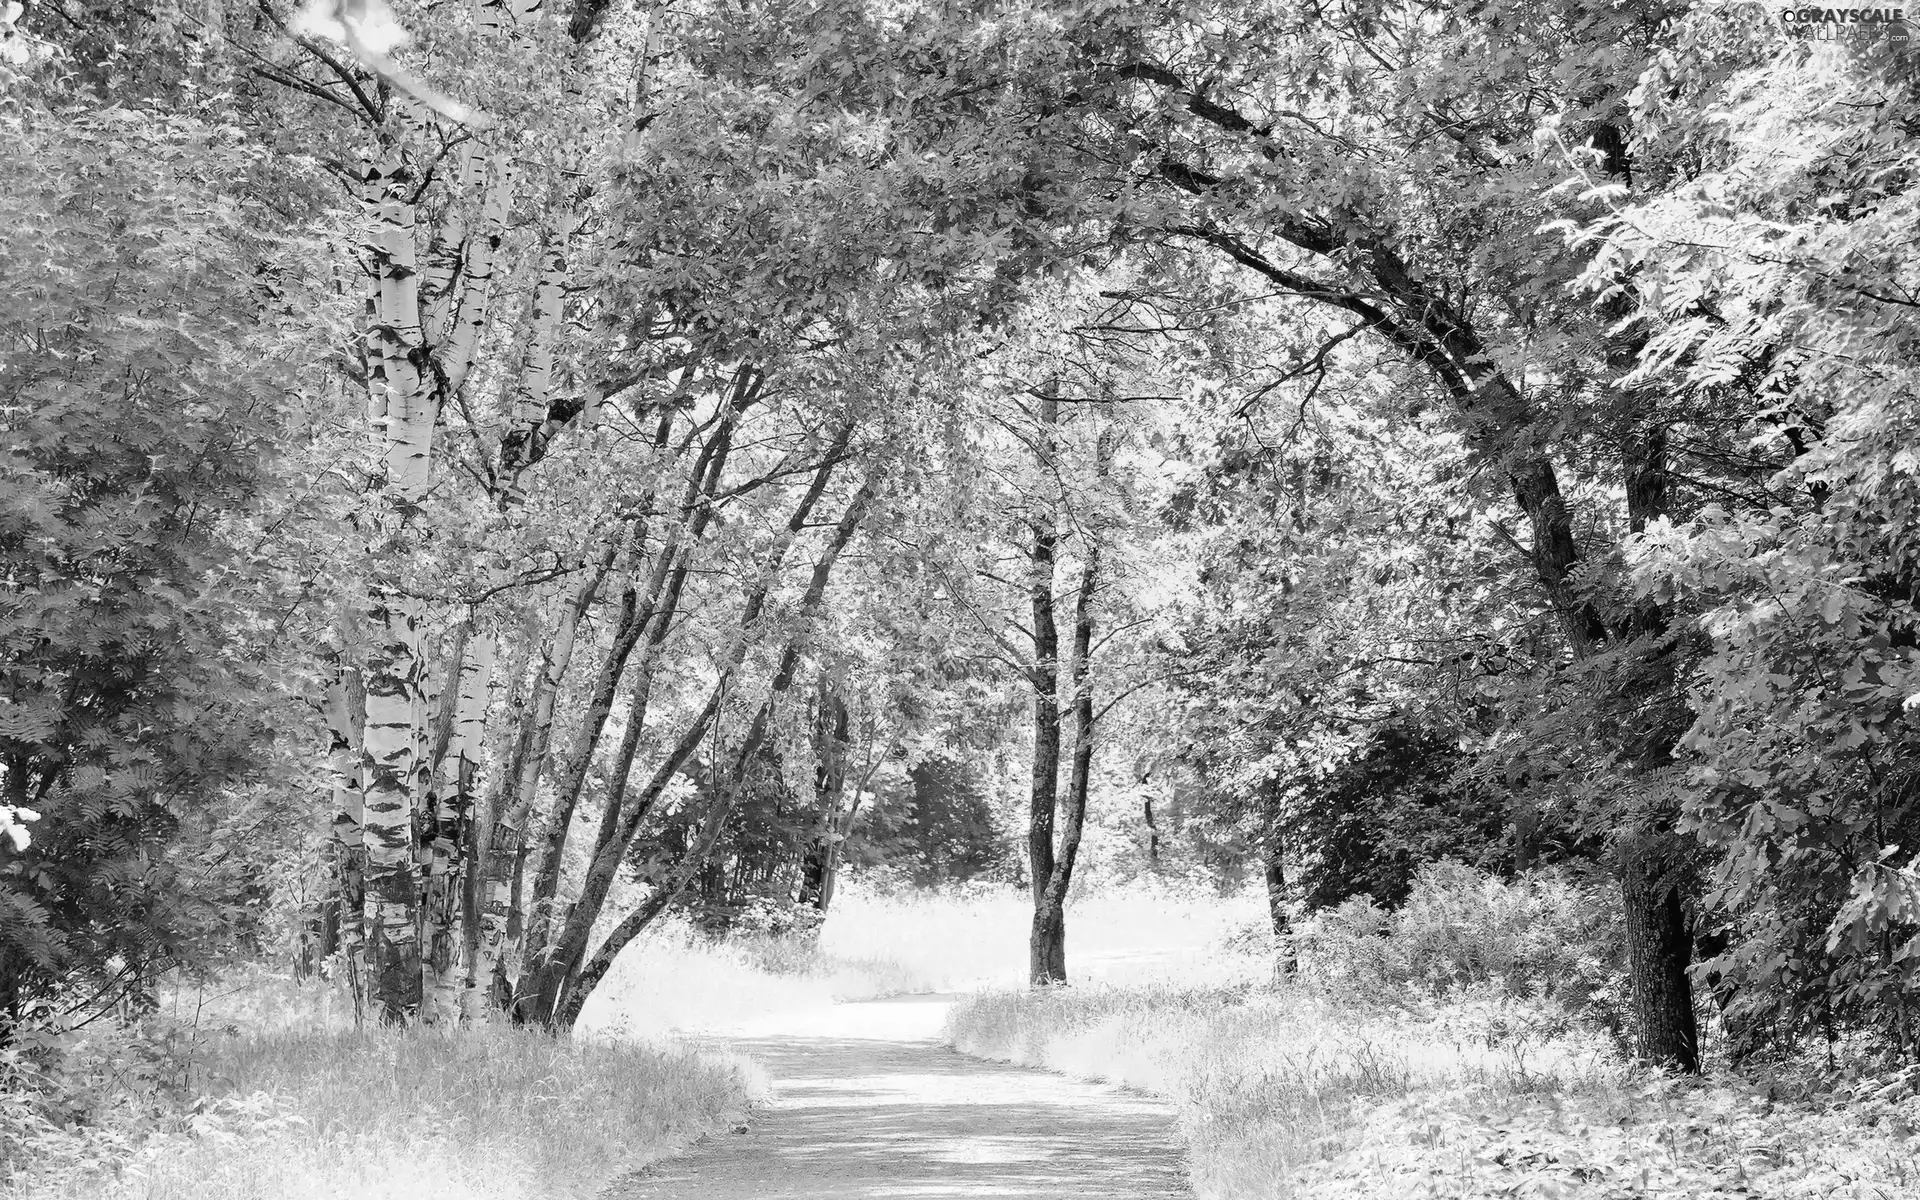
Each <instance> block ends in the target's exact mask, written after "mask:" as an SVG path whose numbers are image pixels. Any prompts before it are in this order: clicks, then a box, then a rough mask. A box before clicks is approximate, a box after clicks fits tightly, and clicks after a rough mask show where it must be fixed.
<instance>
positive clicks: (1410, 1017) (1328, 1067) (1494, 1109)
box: [948, 987, 1920, 1200]
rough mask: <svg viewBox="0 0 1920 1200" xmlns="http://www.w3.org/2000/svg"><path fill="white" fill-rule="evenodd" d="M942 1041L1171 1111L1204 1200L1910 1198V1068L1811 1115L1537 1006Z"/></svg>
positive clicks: (1184, 1012) (1169, 1012) (990, 998)
mask: <svg viewBox="0 0 1920 1200" xmlns="http://www.w3.org/2000/svg"><path fill="white" fill-rule="evenodd" d="M948 1033H949V1038H950V1040H951V1041H952V1042H953V1044H954V1045H955V1046H956V1047H957V1048H959V1049H960V1050H962V1051H964V1052H967V1053H971V1054H976V1055H980V1056H983V1057H989V1058H997V1059H1006V1060H1012V1061H1017V1062H1023V1063H1027V1064H1030V1065H1034V1066H1044V1067H1048V1068H1051V1069H1053V1070H1058V1071H1063V1072H1066V1073H1068V1074H1073V1075H1079V1076H1083V1077H1087V1078H1094V1079H1104V1080H1108V1081H1111V1082H1117V1083H1125V1084H1129V1085H1132V1086H1135V1087H1139V1088H1141V1089H1143V1090H1146V1091H1151V1092H1154V1093H1157V1094H1160V1095H1164V1096H1167V1097H1169V1098H1171V1099H1173V1100H1175V1101H1176V1102H1177V1104H1178V1106H1179V1109H1180V1111H1181V1114H1182V1124H1183V1126H1184V1133H1185V1135H1186V1138H1187V1141H1188V1144H1189V1153H1190V1169H1191V1172H1192V1177H1193V1183H1194V1189H1195V1192H1196V1193H1197V1194H1198V1195H1199V1196H1200V1197H1202V1200H1254V1198H1256V1197H1257V1198H1259V1200H1270V1198H1279V1197H1300V1198H1305V1197H1316V1198H1325V1200H1360V1198H1362V1197H1365V1198H1369V1200H1372V1198H1379V1197H1392V1198H1394V1200H1401V1198H1403V1197H1404V1198H1416V1197H1417V1198H1439V1197H1458V1198H1460V1200H1467V1198H1469V1197H1486V1196H1544V1197H1576V1196H1577V1197H1595V1198H1600V1197H1614V1196H1622V1197H1624V1196H1643V1195H1644V1196H1675V1197H1678V1196H1725V1197H1730V1198H1731V1197H1735V1196H1745V1195H1764V1196H1775V1197H1781V1198H1783V1200H1785V1198H1789V1197H1791V1198H1794V1200H1799V1198H1803V1197H1804V1198H1808V1200H1811V1198H1812V1197H1816V1196H1818V1197H1829V1196H1831V1197H1852V1198H1857V1200H1867V1198H1869V1197H1871V1198H1873V1200H1894V1198H1895V1197H1907V1196H1913V1195H1916V1194H1920V1158H1917V1157H1916V1154H1915V1152H1914V1149H1913V1147H1912V1144H1911V1143H1910V1142H1909V1141H1908V1137H1909V1134H1910V1133H1911V1132H1912V1131H1913V1130H1914V1129H1915V1128H1916V1127H1920V1095H1916V1091H1915V1088H1916V1085H1920V1070H1916V1071H1914V1072H1912V1073H1910V1074H1909V1075H1907V1076H1902V1077H1898V1078H1895V1079H1892V1080H1879V1081H1875V1082H1874V1083H1873V1084H1872V1085H1871V1086H1867V1085H1864V1084H1862V1085H1858V1086H1854V1087H1852V1088H1851V1089H1849V1088H1847V1087H1841V1088H1840V1089H1838V1090H1834V1089H1831V1088H1829V1089H1823V1090H1821V1091H1820V1092H1819V1093H1818V1094H1817V1095H1816V1096H1814V1097H1811V1098H1810V1099H1809V1100H1808V1101H1806V1102H1801V1103H1791V1104H1790V1103H1784V1102H1779V1101H1777V1099H1776V1097H1775V1095H1774V1094H1773V1093H1774V1089H1770V1088H1768V1087H1766V1086H1764V1085H1756V1084H1754V1083H1753V1082H1750V1081H1743V1080H1738V1079H1733V1078H1730V1077H1721V1078H1717V1079H1713V1080H1710V1081H1706V1082H1695V1081H1678V1080H1674V1079H1670V1078H1665V1077H1661V1076H1657V1075H1654V1074H1651V1073H1648V1072H1645V1071H1642V1070H1640V1069H1638V1068H1636V1067H1634V1066H1632V1065H1630V1064H1629V1063H1627V1062H1626V1061H1624V1060H1623V1059H1622V1058H1620V1057H1619V1055H1618V1054H1617V1052H1615V1051H1614V1049H1613V1048H1612V1046H1611V1043H1610V1042H1609V1041H1608V1040H1606V1039H1604V1038H1601V1037H1599V1036H1598V1035H1594V1034H1588V1033H1582V1032H1580V1031H1578V1030H1576V1029H1573V1028H1571V1027H1570V1026H1569V1025H1568V1023H1567V1022H1566V1021H1565V1020H1564V1018H1563V1017H1562V1016H1561V1015H1560V1014H1559V1013H1558V1012H1556V1011H1555V1010H1554V1008H1553V1007H1552V1006H1550V1005H1542V1004H1539V1003H1537V1002H1534V1001H1521V1000H1514V999H1511V998H1502V997H1499V996H1497V995H1493V994H1487V993H1482V994H1479V995H1472V996H1467V997H1456V998H1455V999H1453V1000H1451V1001H1448V1002H1445V1003H1437V1002H1428V1003H1426V1004H1421V1005H1414V1006H1411V1007H1388V1006H1382V1005H1375V1004H1370V1003H1367V1002H1365V1001H1363V1000H1359V999H1356V998H1352V997H1348V998H1344V999H1340V1000H1333V999H1329V998H1328V997H1326V996H1324V995H1316V994H1314V993H1313V992H1312V991H1310V990H1309V989H1307V988H1304V987H1287V988H1273V987H1266V988H1260V989H1248V988H1238V989H1200V990H1196V989H1177V988H1165V987H1162V988H1130V989H1122V988H1086V989H1082V988H1073V989H1060V990H1051V991H1046V992H1039V993H1034V992H1000V993H989V994H985V995H982V996H980V997H977V998H975V999H973V1000H970V1001H968V1002H966V1003H964V1004H962V1005H961V1006H959V1007H958V1008H957V1009H956V1010H955V1012H954V1014H953V1016H952V1018H951V1021H950V1024H949V1030H948Z"/></svg>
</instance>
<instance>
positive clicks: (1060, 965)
mask: <svg viewBox="0 0 1920 1200" xmlns="http://www.w3.org/2000/svg"><path fill="white" fill-rule="evenodd" d="M1059 418H1060V402H1059V401H1058V400H1055V399H1053V398H1052V397H1046V398H1043V399H1042V400H1041V401H1040V421H1041V424H1042V425H1043V426H1045V427H1046V436H1047V442H1046V445H1045V449H1044V450H1043V457H1045V458H1047V459H1051V458H1052V450H1053V443H1052V438H1051V434H1052V429H1053V426H1054V424H1055V423H1056V422H1058V420H1059ZM1056 519H1057V518H1056V513H1055V511H1054V506H1053V505H1052V504H1051V503H1050V504H1048V505H1047V506H1046V508H1045V509H1044V511H1043V512H1042V513H1041V514H1040V515H1039V516H1038V517H1037V518H1036V519H1035V520H1034V522H1033V546H1032V549H1031V550H1030V551H1029V554H1028V562H1029V565H1028V571H1027V600H1028V604H1029V607H1030V609H1031V611H1032V615H1033V774H1032V777H1031V782H1030V784H1029V786H1028V793H1027V869H1028V871H1029V873H1030V877H1031V880H1032V886H1033V927H1032V930H1031V932H1030V933H1029V935H1028V938H1027V976H1028V979H1029V981H1030V982H1032V983H1034V984H1045V983H1065V982H1066V962H1065V960H1066V918H1065V913H1064V912H1063V911H1062V908H1061V906H1060V905H1058V904H1054V903H1051V902H1050V901H1049V899H1048V884H1049V883H1050V882H1051V881H1052V879H1053V873H1054V857H1053V826H1054V818H1055V816H1056V815H1057V810H1058V808H1059V804H1060V632H1059V627H1058V626H1057V624H1056V623H1055V621H1054V613H1053V607H1054V600H1053V584H1054V565H1055V561H1054V560H1055V554H1056V551H1057V550H1058V548H1059V534H1058V533H1057V532H1056V531H1055V528H1054V522H1055V520H1056Z"/></svg>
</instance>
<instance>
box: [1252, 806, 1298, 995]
mask: <svg viewBox="0 0 1920 1200" xmlns="http://www.w3.org/2000/svg"><path fill="white" fill-rule="evenodd" d="M1279 793H1280V781H1279V780H1278V779H1273V780H1270V781H1268V783H1267V787H1266V796H1265V799H1266V812H1265V814H1264V818H1265V819H1264V821H1263V825H1264V828H1263V829H1262V830H1261V833H1260V870H1261V874H1262V875H1264V876H1265V878H1266V884H1267V920H1268V921H1269V922H1271V923H1272V925H1273V940H1274V946H1275V950H1276V952H1277V953H1276V957H1275V959H1274V972H1275V974H1277V975H1280V976H1283V977H1284V976H1291V975H1293V974H1294V973H1295V972H1296V971H1298V970H1299V966H1300V963H1299V958H1298V955H1297V952H1296V951H1295V949H1294V942H1293V916H1292V914H1291V912H1290V911H1289V910H1288V908H1287V870H1286V858H1285V856H1286V847H1287V843H1286V834H1285V828H1284V826H1283V825H1282V824H1281V812H1280V804H1279Z"/></svg>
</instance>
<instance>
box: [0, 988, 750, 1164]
mask: <svg viewBox="0 0 1920 1200" xmlns="http://www.w3.org/2000/svg"><path fill="white" fill-rule="evenodd" d="M247 982H248V984H249V986H246V987H235V986H231V985H230V986H228V987H226V988H223V989H220V990H219V991H218V992H217V993H216V994H215V995H214V996H212V997H211V998H210V999H209V998H206V997H201V996H199V995H197V994H190V995H187V996H182V997H178V998H176V999H177V1002H176V1003H175V1004H170V1005H169V1006H168V1007H169V1009H170V1010H171V1011H175V1012H181V1013H187V1014H192V1015H193V1016H194V1017H197V1018H198V1021H199V1024H197V1025H192V1026H181V1025H177V1024H175V1025H169V1026H167V1028H168V1029H170V1030H171V1031H173V1032H174V1033H175V1034H177V1033H178V1031H180V1030H181V1029H187V1030H189V1031H191V1036H190V1038H189V1039H188V1040H187V1043H186V1044H185V1046H184V1047H183V1048H181V1049H180V1050H179V1051H178V1052H176V1053H173V1054H172V1055H171V1056H169V1058H168V1059H167V1060H166V1061H164V1064H163V1065H164V1067H165V1069H164V1070H162V1071H159V1072H154V1071H151V1070H146V1071H142V1072H138V1073H135V1074H133V1075H130V1074H129V1072H128V1071H127V1069H126V1066H127V1064H130V1063H132V1064H137V1063H139V1062H142V1061H147V1062H152V1061H154V1059H153V1056H151V1055H148V1056H145V1058H144V1059H143V1056H142V1055H141V1054H139V1053H133V1054H128V1053H126V1052H125V1047H120V1048H109V1049H108V1050H107V1052H105V1053H102V1052H101V1049H100V1047H98V1046H96V1047H93V1048H89V1047H88V1046H87V1045H85V1044H80V1045H76V1046H74V1047H71V1048H70V1050H69V1057H70V1058H72V1059H74V1060H77V1061H79V1062H81V1063H83V1064H89V1063H97V1064H99V1065H100V1068H101V1069H99V1070H95V1071H92V1072H90V1073H89V1074H90V1077H89V1078H88V1079H86V1080H82V1081H80V1083H79V1086H78V1087H77V1088H74V1089H70V1094H71V1093H77V1094H79V1095H81V1096H87V1095H88V1094H89V1093H92V1099H94V1100H95V1101H97V1103H96V1104H95V1106H94V1111H92V1112H90V1113H87V1114H85V1115H86V1116H87V1118H88V1123H87V1124H85V1125H82V1126H80V1127H77V1128H75V1129H72V1130H60V1129H57V1128H50V1127H47V1126H45V1125H44V1123H43V1124H42V1127H41V1128H39V1129H38V1130H33V1131H30V1132H32V1133H33V1135H34V1140H33V1144H32V1145H31V1146H29V1147H27V1149H28V1150H29V1151H30V1153H27V1154H21V1155H14V1156H12V1157H13V1159H14V1161H13V1162H12V1164H11V1168H12V1171H11V1176H12V1177H11V1178H7V1177H6V1175H7V1172H6V1171H3V1170H0V1195H5V1196H8V1197H22V1198H24V1197H33V1198H34V1200H83V1198H84V1200H94V1198H96V1197H97V1198H100V1200H134V1198H140V1200H269V1198H271V1200H322V1198H326V1200H334V1198H339V1200H479V1198H481V1197H485V1198H486V1200H536V1198H537V1200H574V1198H579V1200H585V1198H587V1197H591V1196H594V1195H597V1194H598V1193H599V1191H600V1190H601V1189H602V1188H603V1187H604V1186H605V1185H606V1183H607V1182H608V1181H609V1179H611V1178H612V1177H614V1176H615V1175H617V1174H619V1173H620V1172H622V1171H625V1170H631V1169H635V1168H637V1167H639V1166H641V1165H643V1164H645V1163H647V1162H649V1161H652V1160H653V1159H655V1158H658V1157H660V1156H662V1155H663V1154H665V1153H667V1152H669V1151H671V1150H673V1149H675V1148H677V1147H679V1146H682V1145H684V1144H686V1143H687V1142H689V1141H691V1140H693V1139H694V1138H696V1137H698V1136H700V1135H701V1134H704V1133H707V1132H710V1131H712V1130H714V1129H716V1128H718V1127H721V1126H722V1125H724V1124H725V1123H727V1122H729V1121H731V1120H733V1119H735V1117H736V1116H737V1114H738V1113H740V1112H741V1111H742V1110H743V1109H744V1108H745V1107H746V1106H747V1105H748V1104H749V1103H750V1102H752V1101H753V1100H754V1099H757V1098H758V1097H760V1096H762V1095H764V1094H765V1091H766V1081H765V1079H764V1077H762V1076H761V1075H760V1074H759V1073H758V1072H757V1071H756V1070H755V1069H753V1068H752V1067H751V1066H750V1065H749V1064H747V1063H746V1062H745V1060H742V1059H739V1058H737V1057H735V1056H732V1055H727V1054H722V1053H715V1052H712V1051H703V1050H698V1049H695V1048H693V1047H690V1046H687V1045H684V1044H680V1043H674V1042H670V1041H665V1040H654V1041H643V1040H631V1039H630V1040H621V1041H614V1040H609V1039H605V1038H590V1037H582V1038H575V1039H555V1038H552V1037H549V1036H546V1035H544V1034H541V1033H538V1032H531V1031H524V1030H516V1029H513V1028H511V1027H509V1026H507V1025H504V1024H499V1023H496V1024H490V1025H484V1026H480V1027H476V1028H473V1029H467V1030H459V1031H453V1032H437V1031H433V1030H422V1029H381V1028H367V1029H362V1030H357V1031H356V1030H354V1029H352V1028H350V1027H349V1028H344V1029H343V1028H339V1027H338V1025H339V1021H340V1018H341V1016H342V1015H343V1014H342V1012H341V1008H342V1006H341V1003H340V998H339V997H337V996H334V995H331V994H330V989H326V988H322V987H319V986H308V987H304V988H301V987H295V986H292V985H291V983H290V982H289V981H286V980H279V979H274V978H272V977H265V976H255V977H253V978H252V979H250V980H248V981H247ZM123 1036H125V1035H123ZM135 1036H136V1037H138V1036H151V1035H150V1034H146V1035H135ZM172 1040H173V1041H174V1042H178V1040H179V1039H178V1038H177V1037H175V1038H173V1039H172ZM132 1044H133V1045H134V1046H135V1047H136V1048H137V1047H138V1046H139V1044H140V1043H139V1042H138V1041H137V1040H136V1041H134V1042H133V1043H132ZM169 1099H172V1100H175V1101H177V1102H179V1101H188V1100H190V1101H191V1102H190V1103H188V1104H186V1105H185V1107H182V1106H181V1104H180V1103H175V1104H172V1105H168V1104H167V1103H165V1101H167V1100H169ZM0 1132H4V1131H0ZM0 1140H4V1138H0ZM103 1145H104V1146H105V1147H106V1148H108V1149H112V1150H123V1151H125V1153H123V1154H117V1155H108V1154H103V1153H102V1152H101V1150H102V1147H103ZM0 1157H7V1156H5V1155H0Z"/></svg>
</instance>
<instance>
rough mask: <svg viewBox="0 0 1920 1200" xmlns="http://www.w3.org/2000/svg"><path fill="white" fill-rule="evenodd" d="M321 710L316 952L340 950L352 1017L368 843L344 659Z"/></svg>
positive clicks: (357, 715) (357, 1013) (360, 715)
mask: <svg viewBox="0 0 1920 1200" xmlns="http://www.w3.org/2000/svg"><path fill="white" fill-rule="evenodd" d="M325 709H326V716H327V737H328V743H329V745H328V754H327V762H328V767H329V773H330V774H331V775H332V777H333V814H334V815H333V825H332V829H331V835H330V837H329V838H328V858H329V860H330V863H331V868H332V871H331V874H332V878H331V879H330V880H329V895H328V897H327V899H326V900H325V902H324V904H325V908H324V910H323V914H322V921H323V924H322V929H321V943H320V947H319V951H320V954H321V956H322V957H323V958H324V957H329V956H331V955H333V954H334V953H335V952H337V951H344V952H345V953H344V956H343V957H344V965H345V969H346V974H347V988H348V992H349V994H350V995H352V997H353V1012H354V1019H355V1021H356V1022H357V1021H359V1020H360V1019H361V1017H362V1016H363V1015H364V1012H365V1006H366V995H367V989H366V973H365V972H366V964H365V955H366V937H365V933H364V925H363V922H362V918H363V916H364V910H365V907H366V877H367V847H366V838H365V834H364V833H363V831H362V829H361V823H362V821H363V819H364V817H365V809H364V797H363V795H362V785H361V781H362V779H363V778H364V775H363V773H362V770H361V754H362V748H361V747H362V738H363V736H364V733H365V729H366V723H367V716H366V695H365V693H364V692H363V691H362V690H361V681H360V673H359V672H358V671H355V670H351V669H349V668H348V666H347V664H346V663H345V661H344V660H342V661H340V662H339V663H337V664H336V668H335V671H334V675H333V678H332V680H330V681H329V682H328V685H327V698H326V705H325ZM329 934H331V935H332V936H331V937H329V936H328V935H329Z"/></svg>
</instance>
